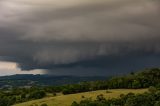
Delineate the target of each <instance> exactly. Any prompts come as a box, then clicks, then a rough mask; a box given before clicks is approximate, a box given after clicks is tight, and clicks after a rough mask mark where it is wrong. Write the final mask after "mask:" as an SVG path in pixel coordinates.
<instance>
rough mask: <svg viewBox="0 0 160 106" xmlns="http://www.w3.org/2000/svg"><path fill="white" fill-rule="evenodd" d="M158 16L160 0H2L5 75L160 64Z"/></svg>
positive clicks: (0, 52)
mask: <svg viewBox="0 0 160 106" xmlns="http://www.w3.org/2000/svg"><path fill="white" fill-rule="evenodd" d="M159 19H160V1H159V0H63V1H59V0H0V61H1V62H0V75H9V74H14V73H15V74H21V73H40V74H41V73H45V74H47V73H48V74H53V75H113V74H124V73H128V72H131V71H134V70H138V69H143V68H149V67H160V20H159ZM4 64H5V65H4ZM15 64H16V65H15ZM13 66H14V67H13ZM10 67H11V68H10ZM33 70H34V71H33ZM42 71H43V72H42Z"/></svg>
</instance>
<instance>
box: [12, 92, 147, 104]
mask: <svg viewBox="0 0 160 106" xmlns="http://www.w3.org/2000/svg"><path fill="white" fill-rule="evenodd" d="M146 91H147V89H112V90H98V91H92V92H85V93H77V94H70V95H59V96H55V97H47V98H44V99H39V100H33V101H29V102H25V103H21V104H17V105H14V106H31V105H33V106H36V105H34V104H38V106H40V105H41V104H43V103H46V104H47V105H48V106H70V105H71V104H72V102H73V101H77V102H79V101H81V100H82V99H83V98H82V97H84V98H92V99H95V98H96V97H97V95H100V94H103V95H104V97H105V98H106V99H109V98H118V97H119V96H120V94H128V93H130V92H132V93H135V94H138V93H144V92H146Z"/></svg>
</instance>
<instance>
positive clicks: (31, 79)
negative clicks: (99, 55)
mask: <svg viewBox="0 0 160 106" xmlns="http://www.w3.org/2000/svg"><path fill="white" fill-rule="evenodd" d="M106 79H107V77H102V76H85V77H83V76H51V75H32V74H20V75H11V76H2V77H0V88H4V87H24V86H25V87H27V86H28V87H29V86H38V85H39V86H51V85H65V84H75V83H79V82H84V81H97V80H106Z"/></svg>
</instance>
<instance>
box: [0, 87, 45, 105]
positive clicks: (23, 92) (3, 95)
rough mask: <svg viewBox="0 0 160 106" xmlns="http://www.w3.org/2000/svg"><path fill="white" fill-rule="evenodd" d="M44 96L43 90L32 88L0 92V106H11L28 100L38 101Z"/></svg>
mask: <svg viewBox="0 0 160 106" xmlns="http://www.w3.org/2000/svg"><path fill="white" fill-rule="evenodd" d="M45 96H46V92H45V91H44V90H43V89H39V88H35V87H32V88H30V89H25V88H15V89H13V90H1V91H0V106H11V105H13V104H16V103H21V102H25V101H29V100H34V99H40V98H43V97H45Z"/></svg>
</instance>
